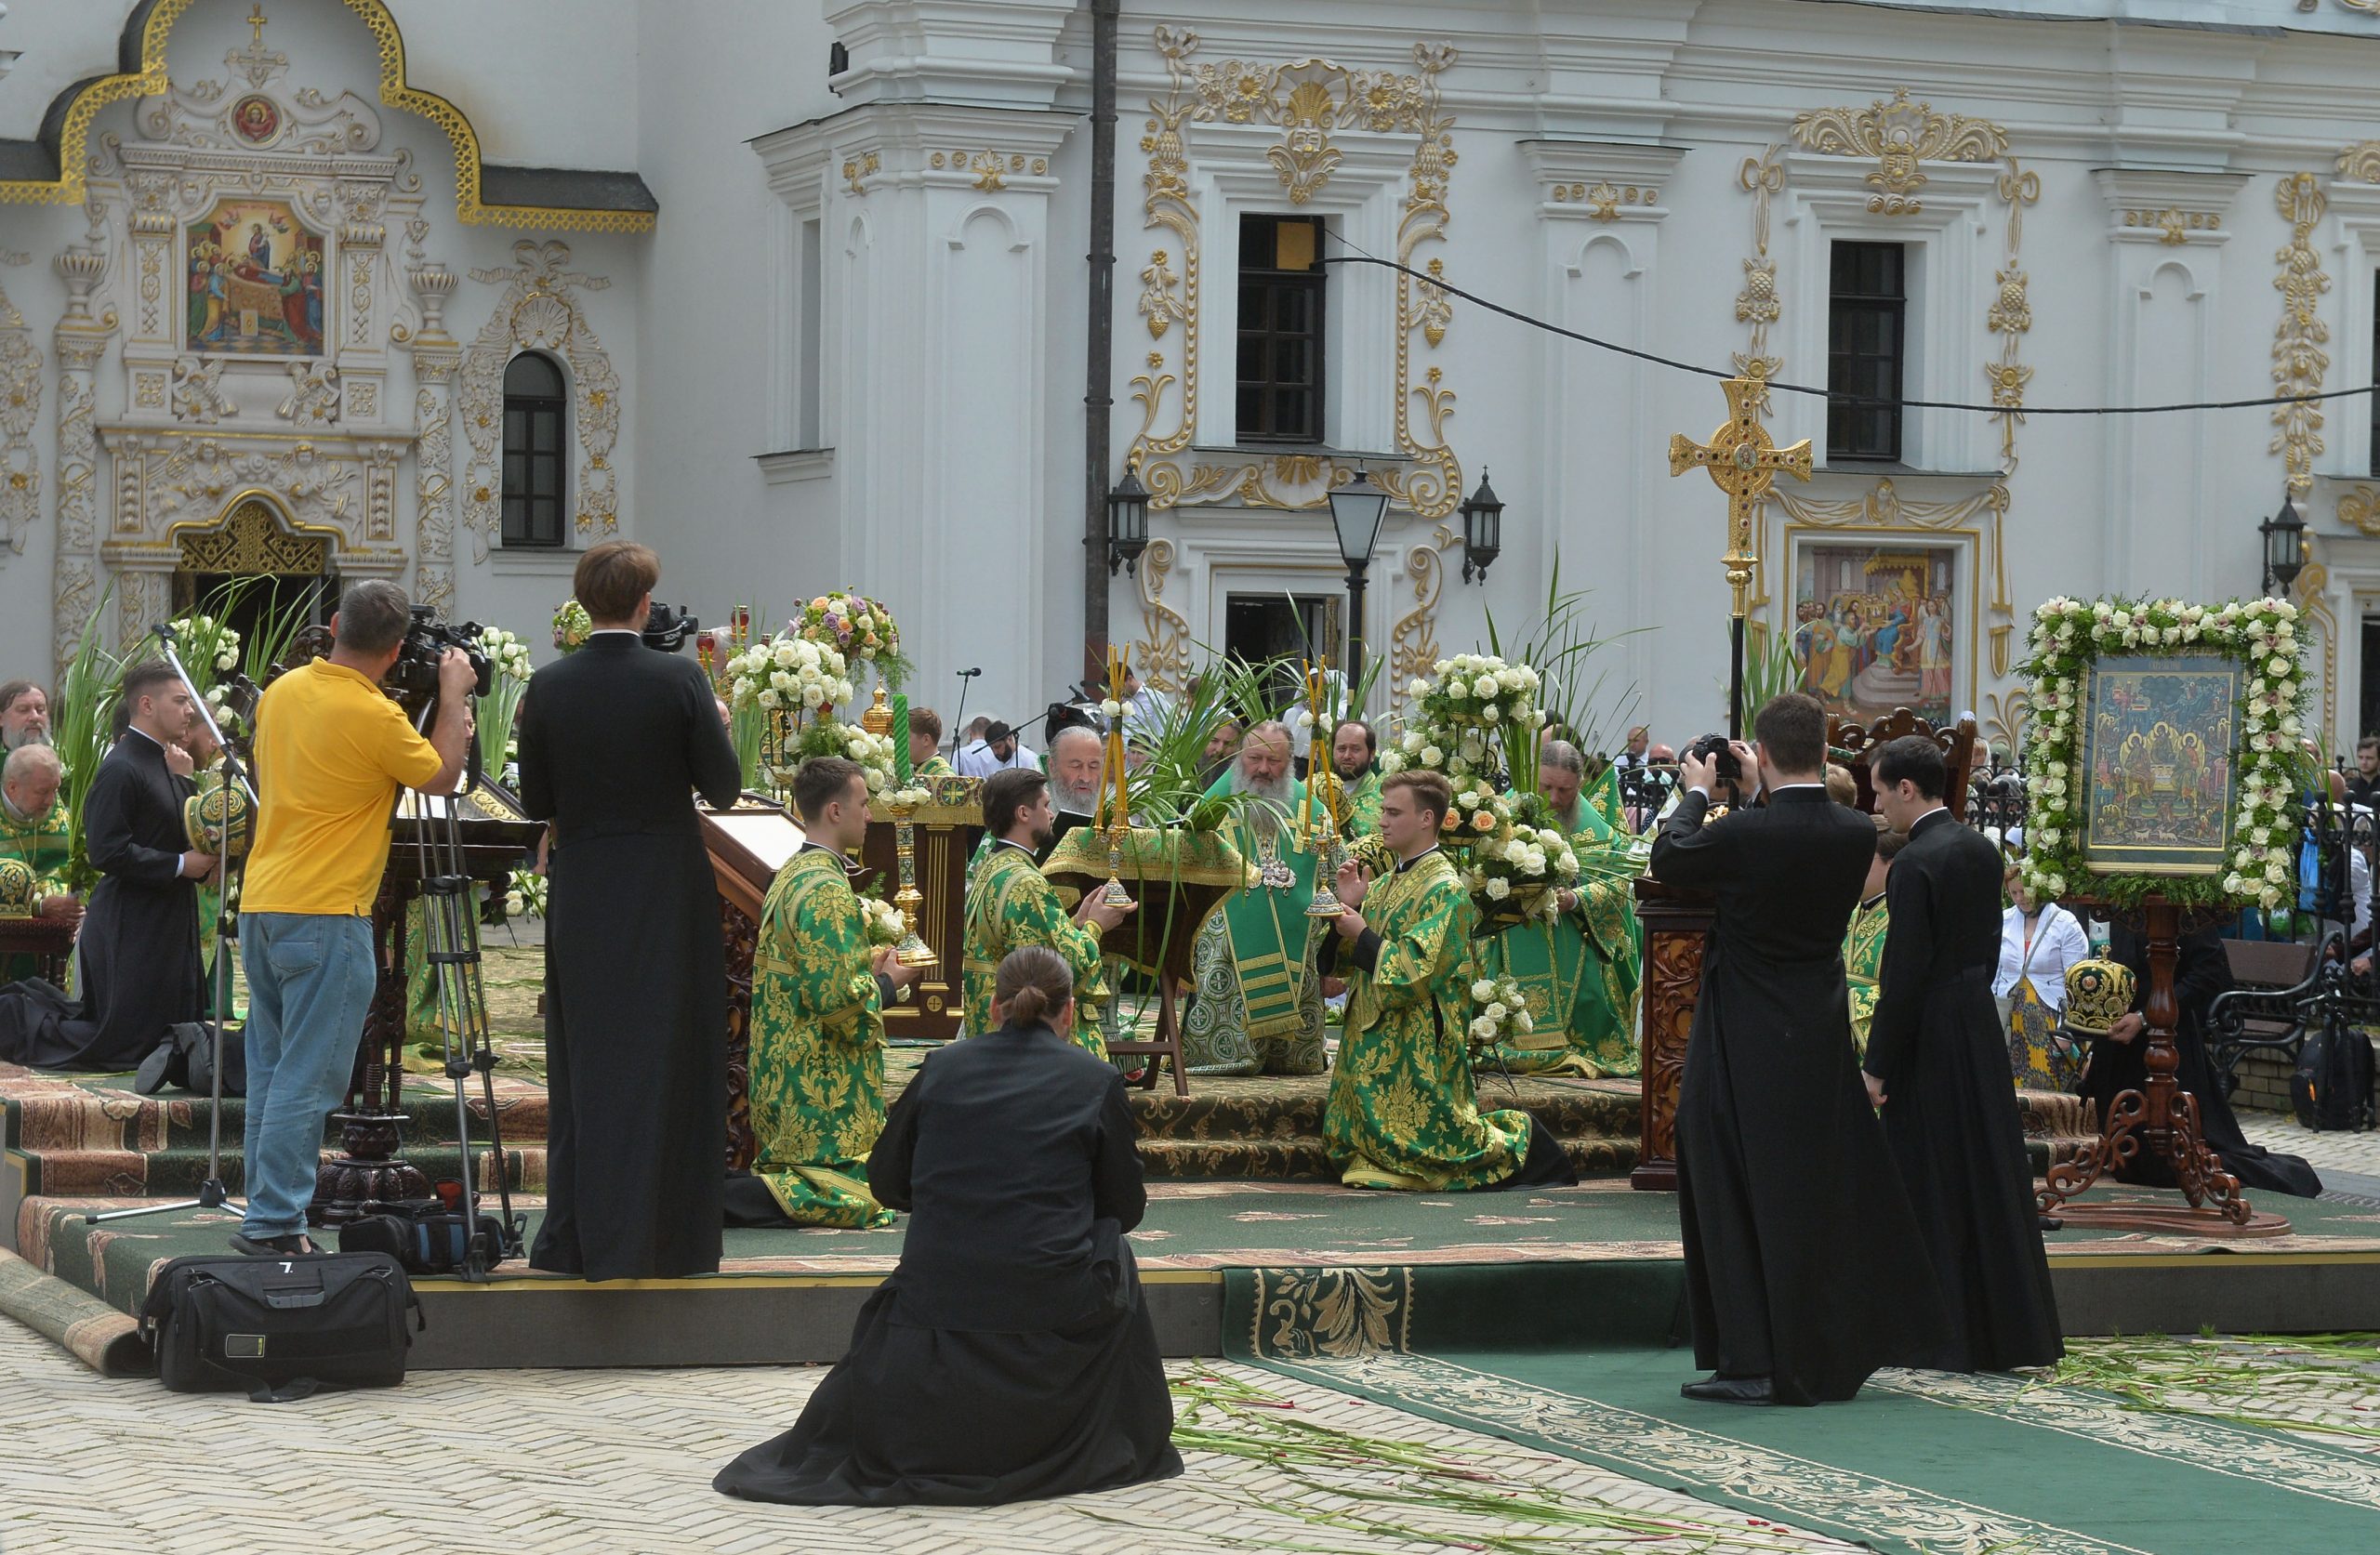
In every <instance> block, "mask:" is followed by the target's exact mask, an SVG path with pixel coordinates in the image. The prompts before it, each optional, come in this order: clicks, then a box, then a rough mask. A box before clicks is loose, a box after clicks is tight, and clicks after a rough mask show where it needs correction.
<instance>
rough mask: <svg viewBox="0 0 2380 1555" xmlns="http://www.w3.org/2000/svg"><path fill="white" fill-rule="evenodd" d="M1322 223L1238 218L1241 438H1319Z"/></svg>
mask: <svg viewBox="0 0 2380 1555" xmlns="http://www.w3.org/2000/svg"><path fill="white" fill-rule="evenodd" d="M1323 273H1324V272H1323V267H1322V220H1321V218H1320V217H1311V216H1243V217H1240V218H1239V436H1240V437H1241V438H1243V439H1247V440H1250V441H1259V442H1320V441H1322V351H1323V318H1324V308H1323Z"/></svg>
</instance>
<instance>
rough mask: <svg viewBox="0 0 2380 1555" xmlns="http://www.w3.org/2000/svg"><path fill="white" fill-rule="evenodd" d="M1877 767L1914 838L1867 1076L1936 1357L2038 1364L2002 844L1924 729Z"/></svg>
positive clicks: (1893, 915) (1895, 898)
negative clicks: (1972, 808)
mask: <svg viewBox="0 0 2380 1555" xmlns="http://www.w3.org/2000/svg"><path fill="white" fill-rule="evenodd" d="M1874 773H1875V788H1876V810H1877V813H1878V814H1880V815H1882V816H1884V819H1885V820H1887V821H1889V822H1891V823H1892V824H1893V825H1894V826H1895V827H1896V828H1897V829H1899V830H1902V831H1905V832H1907V833H1908V834H1909V844H1908V846H1906V847H1904V848H1903V849H1902V850H1900V852H1899V854H1898V855H1897V856H1896V857H1895V858H1894V860H1893V872H1892V876H1891V878H1890V880H1889V881H1888V882H1887V884H1886V885H1885V888H1884V889H1885V892H1886V902H1887V909H1886V910H1887V912H1888V914H1889V917H1888V919H1887V927H1886V929H1885V930H1884V961H1883V964H1882V966H1881V968H1880V969H1879V971H1878V976H1877V982H1878V989H1877V995H1876V1010H1875V1014H1874V1016H1873V1017H1872V1018H1871V1021H1870V1024H1869V1033H1868V1058H1867V1064H1866V1070H1865V1077H1866V1079H1867V1082H1868V1095H1869V1097H1870V1098H1871V1100H1874V1101H1875V1102H1876V1104H1877V1105H1879V1106H1880V1107H1882V1108H1883V1109H1884V1142H1885V1143H1886V1144H1887V1145H1889V1146H1890V1147H1891V1149H1892V1153H1893V1159H1894V1160H1895V1161H1896V1162H1897V1163H1898V1164H1899V1166H1900V1179H1901V1184H1902V1186H1903V1187H1905V1188H1907V1189H1908V1190H1909V1197H1910V1202H1911V1204H1912V1205H1913V1206H1915V1207H1916V1210H1917V1223H1918V1225H1919V1226H1920V1227H1921V1228H1923V1229H1924V1234H1925V1245H1926V1251H1927V1253H1928V1254H1929V1255H1930V1257H1931V1258H1932V1260H1933V1265H1934V1272H1935V1275H1936V1277H1937V1279H1938V1280H1939V1281H1940V1284H1941V1293H1942V1306H1943V1311H1944V1312H1945V1314H1946V1315H1947V1316H1948V1317H1949V1319H1950V1342H1949V1344H1948V1345H1947V1346H1946V1347H1945V1348H1944V1349H1943V1351H1941V1353H1940V1354H1939V1355H1938V1356H1937V1357H1936V1359H1935V1361H1934V1362H1933V1364H1935V1365H1936V1366H1937V1367H1939V1368H1940V1369H1942V1370H1944V1371H2013V1370H2015V1369H2016V1367H2018V1366H2046V1365H2049V1364H2053V1363H2054V1362H2056V1360H2057V1359H2058V1357H2059V1356H2061V1355H2064V1354H2065V1353H2066V1346H2065V1345H2064V1343H2062V1342H2061V1341H2060V1339H2059V1338H2058V1326H2057V1299H2056V1297H2055V1296H2053V1295H2052V1294H2051V1291H2050V1284H2049V1259H2048V1258H2047V1256H2046V1255H2044V1254H2043V1251H2042V1235H2041V1217H2040V1215H2039V1214H2038V1212H2037V1211H2036V1210H2035V1208H2034V1201H2033V1169H2032V1165H2031V1163H2030V1161H2029V1160H2027V1159H2026V1155H2025V1126H2024V1122H2023V1120H2022V1119H2021V1118H2020V1117H2019V1116H2018V1115H2017V1111H2016V1086H2015V1084H2014V1081H2013V1076H2012V1075H2011V1074H2010V1073H2009V1069H2008V1042H2007V1037H2006V1035H2005V1034H2003V1031H2002V1030H2001V1025H2000V1014H1999V1007H1998V1006H1997V1005H1995V1004H1994V1003H1993V1002H1992V997H1991V980H1992V974H1993V973H1994V972H1995V971H1997V970H1998V969H1999V966H2000V877H2001V864H2000V850H1999V849H1997V848H1994V847H1993V846H1992V845H1991V842H1990V839H1989V838H1987V837H1984V836H1983V834H1982V833H1980V832H1977V831H1972V830H1970V829H1969V828H1967V827H1965V826H1962V825H1960V824H1959V823H1958V821H1957V819H1956V818H1955V817H1953V816H1952V815H1951V814H1950V810H1949V809H1948V807H1946V806H1945V805H1944V804H1943V802H1942V795H1943V791H1944V789H1945V787H1946V785H1947V783H1948V773H1947V771H1945V764H1944V762H1943V760H1942V752H1941V750H1940V748H1939V747H1938V746H1937V745H1935V744H1934V742H1933V741H1931V740H1928V739H1926V738H1924V736H1922V735H1914V734H1912V735H1909V736H1907V737H1905V738H1902V739H1898V740H1895V741H1894V742H1892V743H1891V744H1890V745H1886V746H1885V747H1884V750H1883V751H1882V752H1880V753H1879V754H1878V755H1877V757H1876V760H1875V767H1874Z"/></svg>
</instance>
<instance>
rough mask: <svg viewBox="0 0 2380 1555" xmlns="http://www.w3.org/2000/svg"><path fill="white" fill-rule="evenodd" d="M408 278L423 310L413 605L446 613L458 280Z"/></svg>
mask: <svg viewBox="0 0 2380 1555" xmlns="http://www.w3.org/2000/svg"><path fill="white" fill-rule="evenodd" d="M406 279H407V281H409V282H410V283H412V286H413V295H414V297H416V298H417V300H418V301H419V302H420V305H421V332H420V333H419V334H417V335H416V336H414V345H413V377H414V393H413V435H414V475H413V507H414V521H413V522H414V531H413V534H414V539H413V555H414V583H413V599H414V603H416V604H420V605H429V606H431V607H432V608H434V609H436V610H437V611H438V612H439V613H441V614H444V613H446V611H447V609H448V607H449V606H451V605H452V604H453V603H454V600H455V436H454V426H455V421H454V417H455V370H456V366H457V365H458V364H459V363H460V362H461V361H462V349H461V348H460V347H459V346H457V345H456V341H455V338H454V336H450V335H448V334H447V333H446V299H447V298H448V297H452V296H453V295H454V292H455V276H454V274H453V273H452V272H451V271H449V270H444V269H442V268H440V267H438V266H436V265H423V266H419V267H417V268H416V269H415V270H412V271H411V272H410V273H409V274H408V275H407V277H406Z"/></svg>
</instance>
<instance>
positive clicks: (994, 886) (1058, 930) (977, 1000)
mask: <svg viewBox="0 0 2380 1555" xmlns="http://www.w3.org/2000/svg"><path fill="white" fill-rule="evenodd" d="M964 943H965V956H964V963H963V965H961V967H960V968H959V1005H960V1008H961V1011H962V1014H963V1016H964V1022H965V1023H964V1030H965V1031H966V1033H967V1034H968V1035H970V1036H981V1035H982V1034H984V1033H985V1032H989V1031H997V1030H998V1029H999V1022H998V1021H995V1020H993V1019H992V989H993V984H994V982H995V981H996V980H997V979H998V975H999V969H1000V961H1001V959H1002V958H1003V957H1005V956H1006V955H1008V953H1009V952H1010V951H1012V950H1014V949H1016V948H1017V947H1018V946H1020V945H1048V946H1049V947H1050V948H1051V950H1054V951H1056V952H1057V953H1058V955H1059V956H1060V957H1061V958H1063V959H1064V962H1065V963H1066V966H1067V968H1068V969H1070V970H1071V971H1073V973H1074V974H1075V1042H1076V1044H1077V1045H1078V1047H1080V1048H1083V1049H1084V1050H1085V1051H1087V1052H1089V1053H1090V1054H1091V1056H1092V1057H1093V1058H1099V1059H1104V1058H1105V1057H1106V1056H1107V1042H1106V1039H1105V1038H1104V1037H1103V1036H1102V1035H1100V1032H1099V1021H1098V1020H1097V1019H1096V1018H1095V1016H1094V1013H1093V1012H1095V1011H1097V1010H1098V1009H1100V1008H1102V1007H1103V1006H1104V1005H1105V1003H1106V1002H1107V983H1106V982H1105V980H1104V978H1102V977H1101V976H1100V970H1099V931H1098V930H1097V929H1092V928H1091V927H1089V926H1087V925H1084V924H1079V923H1077V922H1075V920H1074V915H1073V914H1071V913H1069V912H1067V911H1066V909H1065V904H1064V903H1062V902H1060V901H1059V900H1058V890H1057V888H1056V887H1055V886H1052V885H1051V884H1050V882H1049V880H1048V879H1047V878H1046V877H1045V876H1043V875H1042V873H1041V871H1040V868H1039V867H1038V865H1036V864H1035V863H1034V862H1033V855H1032V854H1031V853H1028V852H1026V851H1025V850H1024V849H1022V848H1019V847H1017V846H1016V845H1015V844H1013V843H996V844H994V845H993V847H992V850H991V851H990V852H988V853H986V854H985V856H984V857H983V859H982V860H981V861H980V862H979V863H976V865H975V866H974V869H973V870H972V872H971V873H970V875H969V876H968V880H967V934H966V940H965V942H964Z"/></svg>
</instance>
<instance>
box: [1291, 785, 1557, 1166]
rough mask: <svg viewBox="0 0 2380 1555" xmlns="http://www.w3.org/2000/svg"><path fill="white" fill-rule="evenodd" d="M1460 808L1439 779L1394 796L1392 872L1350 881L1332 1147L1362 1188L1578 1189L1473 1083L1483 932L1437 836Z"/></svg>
mask: <svg viewBox="0 0 2380 1555" xmlns="http://www.w3.org/2000/svg"><path fill="white" fill-rule="evenodd" d="M1452 802H1453V798H1452V795H1451V794H1450V792H1449V791H1448V787H1447V783H1446V780H1445V779H1444V778H1442V777H1440V776H1438V774H1436V773H1435V772H1429V771H1407V772H1399V773H1397V774H1396V775H1395V776H1394V777H1391V778H1389V779H1388V780H1387V781H1386V782H1385V783H1384V784H1382V793H1381V811H1380V821H1381V829H1380V836H1381V840H1382V843H1383V844H1385V845H1386V847H1387V849H1388V850H1389V851H1390V852H1391V853H1392V854H1393V855H1394V856H1395V859H1396V863H1395V868H1394V869H1392V870H1390V871H1389V872H1388V873H1386V874H1383V875H1382V876H1379V877H1378V878H1368V877H1367V876H1366V873H1365V871H1364V868H1363V866H1362V865H1360V864H1358V863H1354V862H1353V861H1350V862H1349V863H1347V864H1346V865H1345V866H1344V867H1342V869H1341V870H1340V872H1339V876H1338V880H1337V884H1336V890H1337V891H1338V895H1339V900H1340V901H1341V902H1342V903H1347V905H1348V907H1349V911H1347V912H1345V913H1342V915H1340V916H1339V917H1338V919H1337V920H1336V921H1335V922H1334V923H1333V925H1332V933H1331V938H1330V940H1329V942H1328V943H1327V945H1326V948H1325V951H1324V954H1325V955H1326V956H1328V957H1329V963H1328V965H1333V966H1337V967H1341V968H1344V969H1346V970H1345V973H1344V975H1345V977H1346V979H1347V992H1348V997H1347V1023H1346V1025H1345V1027H1344V1029H1343V1030H1342V1032H1341V1034H1340V1038H1339V1063H1338V1067H1337V1068H1336V1069H1335V1070H1334V1071H1333V1072H1332V1074H1331V1077H1330V1097H1329V1102H1328V1103H1327V1105H1326V1106H1325V1108H1324V1111H1323V1117H1322V1139H1323V1145H1324V1148H1325V1149H1326V1150H1328V1151H1329V1155H1330V1164H1331V1165H1332V1166H1334V1167H1336V1168H1337V1169H1338V1171H1339V1174H1340V1180H1341V1181H1342V1182H1343V1183H1345V1184H1346V1185H1347V1186H1348V1187H1351V1188H1387V1189H1401V1190H1408V1191H1414V1190H1427V1191H1431V1192H1437V1191H1441V1190H1445V1189H1450V1188H1451V1189H1461V1188H1493V1187H1496V1186H1498V1185H1499V1184H1501V1183H1506V1182H1514V1183H1534V1182H1561V1181H1575V1180H1576V1177H1575V1175H1574V1174H1573V1173H1572V1172H1571V1170H1570V1167H1569V1163H1568V1161H1567V1158H1566V1157H1565V1156H1564V1154H1563V1152H1562V1149H1561V1147H1560V1146H1559V1145H1558V1144H1556V1143H1555V1142H1554V1140H1553V1138H1552V1137H1551V1136H1550V1135H1548V1134H1546V1133H1545V1132H1544V1131H1543V1130H1542V1129H1540V1127H1538V1126H1537V1124H1536V1121H1535V1120H1534V1119H1532V1118H1531V1117H1530V1116H1529V1115H1528V1114H1527V1113H1524V1112H1518V1111H1506V1112H1493V1113H1483V1112H1481V1111H1480V1110H1479V1099H1478V1093H1477V1091H1476V1088H1475V1087H1474V1082H1473V1077H1472V1067H1471V1049H1470V1047H1469V1036H1468V1027H1469V1023H1470V1020H1471V987H1470V984H1471V978H1470V971H1471V966H1472V957H1471V954H1470V940H1471V930H1472V928H1473V926H1474V923H1475V922H1476V921H1477V917H1478V914H1477V909H1475V908H1474V906H1473V905H1472V902H1471V893H1470V892H1469V891H1468V890H1465V889H1464V887H1463V883H1462V878H1461V876H1460V875H1458V874H1457V873H1456V871H1455V867H1454V865H1453V863H1450V862H1449V861H1448V858H1447V856H1446V854H1445V853H1444V852H1442V851H1440V850H1439V849H1438V845H1437V842H1438V825H1439V823H1440V822H1441V821H1443V820H1444V819H1445V818H1446V811H1447V808H1448V805H1450V804H1451V803H1452Z"/></svg>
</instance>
